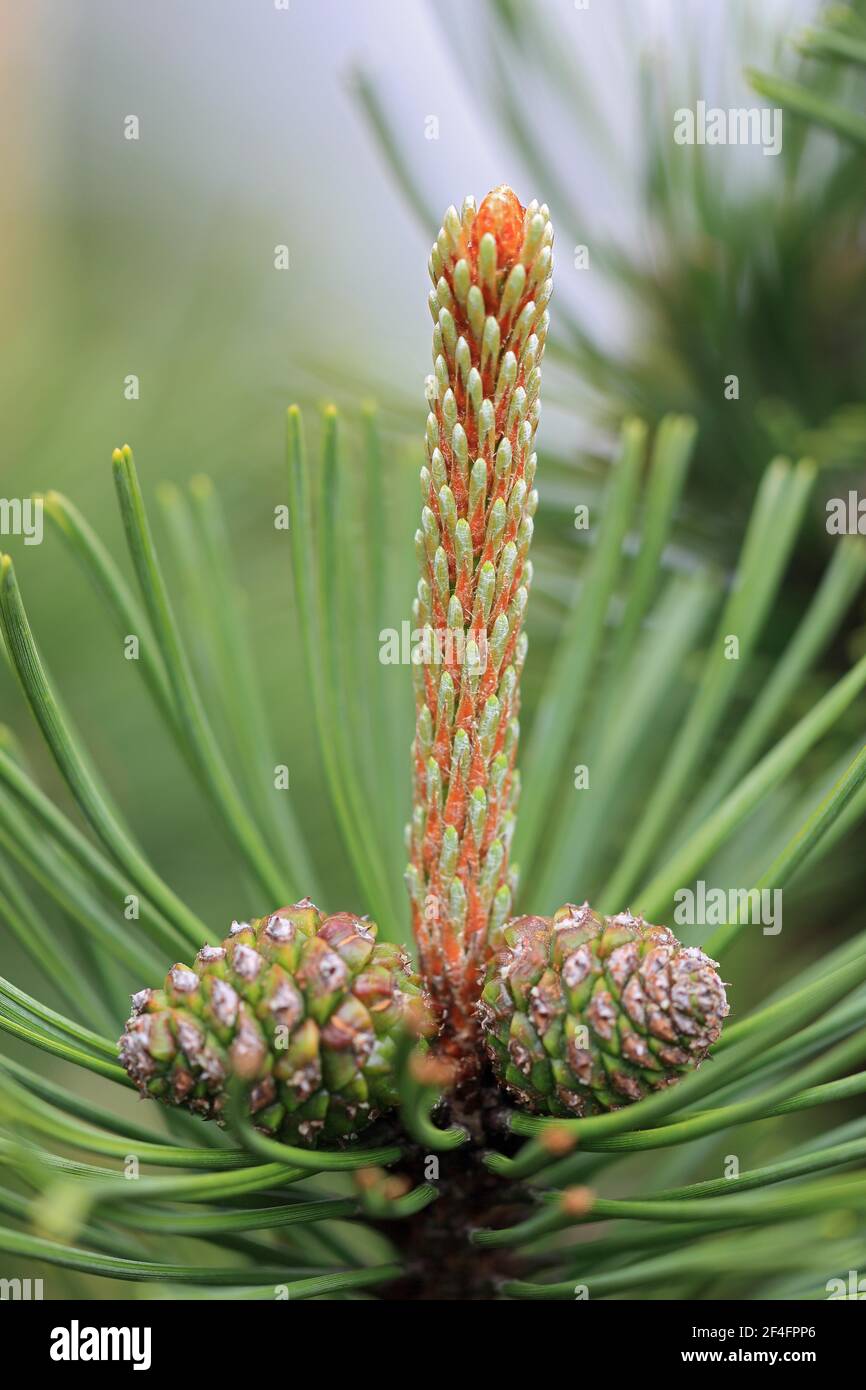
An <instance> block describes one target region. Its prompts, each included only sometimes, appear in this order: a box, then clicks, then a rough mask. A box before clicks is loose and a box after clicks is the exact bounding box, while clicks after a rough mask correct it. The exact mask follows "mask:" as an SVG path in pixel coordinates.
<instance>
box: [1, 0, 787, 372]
mask: <svg viewBox="0 0 866 1390" xmlns="http://www.w3.org/2000/svg"><path fill="white" fill-rule="evenodd" d="M530 2H533V3H536V4H537V5H538V8H539V9H540V10H541V11H543V12H544V13H545V15H549V16H550V18H551V20H552V21H553V22H554V24H555V25H556V30H557V32H558V34H559V35H560V38H561V43H562V46H563V50H564V51H566V52H567V53H568V55H569V56H570V57H572V58H573V60H574V62H575V63H576V65H577V66H578V68H579V69H580V71H581V72H583V73H584V74H585V75H586V79H587V81H588V82H589V83H590V84H591V87H592V90H593V92H594V94H595V97H596V99H597V102H598V105H599V108H600V110H601V112H602V114H603V117H604V120H605V123H606V124H607V125H608V126H609V128H610V130H611V131H612V132H613V133H614V137H615V145H616V148H617V149H618V151H619V153H620V155H621V157H622V160H623V163H624V165H625V167H626V169H627V168H628V166H629V162H630V160H631V159H632V158H633V157H634V154H635V152H636V150H637V148H638V139H639V132H638V131H637V130H636V128H635V125H636V122H635V115H636V105H635V95H636V91H635V89H636V83H637V70H638V59H639V55H640V54H641V53H642V52H643V53H647V52H648V53H651V54H652V55H654V58H653V71H654V72H657V73H658V75H659V81H668V82H670V89H671V97H672V110H673V109H674V108H675V107H676V106H677V105H678V104H680V101H679V100H678V99H677V98H678V96H679V92H680V88H681V89H682V93H683V96H685V95H687V92H686V86H685V85H683V84H684V83H685V77H684V76H683V77H678V76H677V74H678V72H683V71H684V69H683V67H682V66H681V65H680V60H681V59H682V58H684V57H685V55H686V54H687V52H688V45H689V36H691V38H692V41H693V43H694V46H695V49H696V51H697V53H698V54H699V57H700V62H701V88H702V91H704V89H705V95H706V97H707V99H708V100H709V101H710V102H713V101H715V102H718V104H720V105H731V104H741V103H742V104H756V102H757V99H756V98H755V97H754V96H752V97H751V100H750V99H749V97H748V88H746V87H745V85H744V84H743V83H742V82H741V79H740V77H739V65H740V62H741V61H742V59H743V55H742V50H741V47H740V46H739V45H738V44H736V42H733V41H732V39H731V30H732V17H733V16H735V12H736V11H737V10H740V9H743V8H745V12H746V14H747V16H748V17H749V19H750V20H751V21H753V22H755V23H756V24H757V23H760V24H763V25H765V26H769V27H771V28H773V29H778V30H780V31H782V32H788V33H792V32H793V31H795V29H796V26H797V24H798V23H799V22H802V20H803V19H804V18H806V17H808V16H809V15H810V14H811V13H812V12H813V11H814V6H813V4H812V3H811V2H810V0H760V4H758V3H757V2H756V0H752V3H751V4H749V3H747V4H746V5H745V7H742V6H738V5H737V4H736V3H734V0H590V7H589V9H588V10H585V11H583V10H576V9H575V6H574V3H573V0H527V3H530ZM479 9H480V4H479V3H477V2H476V3H474V4H473V3H468V0H463V3H462V4H457V5H455V4H453V3H452V4H442V3H437V0H290V10H289V11H288V13H286V12H284V11H279V10H276V9H275V7H274V4H273V0H184V2H183V3H178V0H148V3H144V0H66V3H63V4H61V3H59V0H51V2H50V3H49V2H48V0H36V2H35V3H33V4H31V5H29V6H28V7H27V9H26V10H25V12H24V14H25V16H26V18H23V19H22V18H19V19H17V20H16V21H15V27H16V28H17V29H18V32H17V33H16V34H15V35H14V36H13V37H14V42H15V44H16V46H17V48H18V52H17V53H16V55H15V57H16V60H18V59H20V74H21V77H22V80H23V81H24V82H25V83H27V84H29V87H30V91H31V92H32V93H33V94H34V96H33V101H34V103H35V110H36V111H37V112H38V119H39V121H40V123H41V131H42V138H41V143H40V148H41V149H42V151H43V156H44V162H43V163H41V164H36V165H34V166H33V167H32V169H31V171H30V177H32V178H33V179H35V180H37V181H38V180H39V179H40V178H44V179H46V180H47V181H49V182H50V181H51V180H52V179H56V177H57V175H58V172H59V171H60V170H62V169H64V168H66V169H69V168H72V167H74V166H76V165H77V164H79V163H82V162H83V163H85V164H89V165H90V167H91V168H92V170H93V176H94V178H95V180H96V183H97V186H98V185H99V181H100V178H101V177H102V176H103V174H104V179H105V181H107V183H108V186H109V188H110V179H111V168H112V167H113V161H114V160H116V159H118V158H119V157H123V155H124V153H127V154H128V153H129V152H128V151H125V152H124V151H123V150H122V146H121V145H119V143H118V130H119V122H120V121H121V120H122V117H123V115H124V114H125V113H127V112H134V113H136V114H138V115H139V116H140V118H141V121H142V152H144V148H145V146H146V152H147V157H148V159H149V160H150V161H152V162H153V163H154V164H158V165H161V166H162V167H164V168H169V169H170V170H173V174H174V178H175V180H176V185H177V187H178V189H179V192H180V200H179V202H178V204H177V205H175V206H174V207H172V208H169V209H163V208H162V207H159V206H156V205H155V206H154V217H160V218H167V219H168V220H169V222H170V219H171V218H172V217H176V218H178V219H179V221H180V220H181V219H183V218H186V219H187V220H189V219H192V220H193V221H194V222H196V223H197V224H199V225H200V227H201V229H202V234H203V235H206V234H207V226H208V218H209V217H211V216H213V208H214V206H215V205H216V206H219V205H220V204H221V203H222V202H224V201H226V200H230V201H231V202H232V203H235V204H237V205H238V206H239V207H240V208H241V209H243V207H244V206H248V207H255V208H256V209H257V211H258V212H259V214H261V213H263V214H264V217H265V222H266V225H267V223H268V221H270V222H271V223H272V226H273V242H274V243H276V242H283V241H284V242H287V243H288V245H289V246H290V249H291V254H292V271H291V272H290V273H291V274H292V276H293V281H294V283H293V286H292V297H291V301H290V311H291V314H292V315H293V316H294V323H295V331H296V326H297V323H298V322H299V321H302V322H303V323H304V324H305V332H306V333H307V334H308V335H309V341H310V345H311V349H312V351H313V352H314V354H315V355H316V356H318V357H320V358H327V357H328V356H329V355H330V354H342V355H348V357H349V359H351V358H352V357H354V358H355V360H356V362H357V363H358V364H359V366H361V367H363V366H364V364H365V362H367V361H368V360H369V359H370V357H371V356H373V357H375V359H376V361H377V363H379V364H381V366H382V369H383V372H384V373H388V372H399V373H400V374H401V376H405V375H406V374H407V372H408V371H409V370H411V372H413V373H414V374H415V375H416V376H417V377H418V378H419V390H420V377H421V376H422V375H423V373H424V372H425V371H426V370H428V366H427V363H428V354H429V322H428V319H427V310H426V303H425V300H426V293H427V285H426V271H425V267H426V257H427V253H428V251H429V245H430V241H431V240H432V234H433V233H435V231H436V228H435V227H433V228H431V229H430V232H431V235H430V236H424V235H422V233H421V231H420V230H419V228H418V226H417V224H416V222H415V220H414V218H413V216H412V214H411V212H409V211H408V209H406V207H405V206H404V204H403V202H402V200H401V198H400V195H399V193H398V191H397V189H396V187H395V185H394V183H393V181H392V179H391V177H390V175H389V174H388V173H387V171H386V170H385V168H384V165H383V163H382V161H381V159H380V157H379V154H378V151H377V150H376V148H375V146H374V143H373V140H372V139H371V137H370V135H369V134H368V131H367V129H366V126H365V124H364V123H363V122H362V120H361V118H360V115H359V112H358V109H357V106H356V104H355V102H354V100H353V98H352V96H351V94H350V91H349V75H350V72H351V70H352V68H353V65H354V64H355V63H357V62H361V63H362V64H363V65H364V66H365V67H366V68H368V69H369V70H370V71H371V72H372V73H373V74H374V75H375V76H376V77H377V78H379V79H381V82H382V88H383V92H384V96H385V100H386V102H387V105H388V108H389V110H390V111H391V112H394V113H398V114H399V123H398V129H399V130H400V133H401V135H402V138H403V140H404V147H405V148H406V149H407V151H408V152H409V154H410V156H411V157H412V158H413V159H414V161H415V162H416V163H417V167H418V171H419V176H420V182H421V183H422V185H423V186H424V188H425V190H426V191H427V193H428V195H429V197H430V199H431V201H432V203H433V205H434V206H435V207H436V208H437V209H439V210H440V211H442V210H444V208H445V206H446V205H447V204H448V203H449V202H452V201H453V202H455V203H457V204H458V205H459V202H460V199H461V197H462V196H463V194H464V193H466V192H473V193H474V194H475V195H476V196H477V197H479V198H480V197H481V196H482V195H483V194H484V193H485V192H486V191H487V189H488V188H489V187H490V186H493V185H495V184H497V183H500V182H503V181H508V182H513V183H514V184H515V186H516V188H517V190H518V192H519V194H520V195H521V196H522V197H523V199H524V201H528V199H529V198H530V197H532V196H541V197H542V198H543V197H544V196H545V194H544V190H543V189H534V188H527V187H525V175H524V173H523V171H522V169H521V168H520V166H519V164H516V163H515V156H514V153H513V151H512V150H511V148H510V146H509V142H508V141H507V139H503V138H502V134H501V132H498V131H497V130H496V129H494V128H492V127H491V125H490V123H489V121H488V120H487V118H486V115H485V112H484V109H483V106H481V105H479V104H478V103H477V102H476V101H475V100H474V99H473V92H472V85H471V83H470V82H469V81H467V80H466V77H465V75H464V73H463V72H462V71H461V70H460V66H459V64H458V63H456V62H455V58H454V54H453V50H452V49H451V47H450V46H449V44H448V42H447V40H446V37H445V31H444V26H446V25H451V26H455V25H459V30H458V32H459V33H460V34H461V35H462V36H463V37H462V39H461V40H460V41H461V43H462V52H463V54H464V57H465V59H466V62H467V63H468V65H469V67H470V70H471V68H472V66H473V64H474V63H475V62H476V61H478V60H480V61H483V54H481V55H479V54H477V53H476V51H475V49H476V47H477V38H476V37H474V29H475V26H474V21H475V20H476V19H477V15H478V11H479ZM777 17H779V22H778V25H777V24H776V23H775V21H776V19H777ZM766 54H767V50H766V47H765V48H764V49H762V50H760V51H756V52H755V53H754V55H745V56H746V57H747V59H748V58H752V59H753V60H756V61H760V60H761V59H762V58H766ZM536 88H537V83H535V82H532V81H529V80H527V83H526V88H525V96H526V103H527V108H528V109H530V110H533V111H535V112H538V113H539V114H540V116H541V119H542V121H544V119H545V101H546V94H545V93H544V92H543V91H540V92H539V91H538V90H536ZM70 109H74V111H75V112H76V115H75V117H74V119H71V120H70V119H69V111H70ZM82 110H83V111H84V118H83V119H82V118H81V114H80V113H81V111H82ZM430 114H436V115H437V116H438V117H439V121H440V138H439V140H438V141H429V140H426V139H425V138H424V122H425V118H426V117H427V116H428V115H430ZM547 119H548V120H549V124H550V127H551V131H552V132H554V129H555V128H554V121H553V116H552V113H551V115H550V117H548V118H547ZM557 125H558V129H559V130H562V129H563V128H564V127H563V126H562V124H561V123H557ZM569 129H570V130H571V131H574V130H575V129H577V130H578V139H577V140H576V141H575V143H574V146H573V147H572V146H571V145H570V144H569V146H567V147H561V139H560V141H559V147H557V141H556V139H554V138H552V140H551V146H552V149H551V153H552V155H553V158H554V159H555V161H556V164H557V167H558V168H559V169H560V170H561V171H562V172H563V174H564V176H565V177H566V179H567V180H568V182H569V185H570V186H571V187H573V188H574V189H575V192H576V197H577V199H578V200H579V201H580V202H582V203H584V204H587V205H589V206H591V209H592V216H593V220H594V222H595V223H596V224H597V225H601V226H602V227H605V226H607V227H608V228H610V229H611V230H612V231H614V232H615V234H616V235H617V236H620V237H623V238H624V239H626V240H627V241H628V240H631V241H632V243H633V244H639V243H640V238H641V236H642V235H643V232H642V228H641V226H640V222H639V212H640V209H639V205H636V204H635V203H634V202H633V201H632V200H631V199H630V198H629V192H628V190H629V183H628V179H626V180H624V181H623V180H621V179H619V178H618V177H617V176H616V175H615V173H614V171H613V169H612V168H611V167H609V165H608V162H607V159H606V157H605V156H603V155H602V154H601V153H600V151H599V148H598V144H597V140H596V138H595V132H594V130H593V128H592V126H591V125H589V124H588V125H587V126H586V127H585V128H584V129H583V130H582V131H581V130H580V129H579V128H578V127H576V126H575V125H574V123H573V122H572V125H571V126H570V127H569ZM749 153H750V154H753V155H754V156H755V160H756V164H755V167H756V172H757V173H758V175H760V172H761V170H760V160H761V155H760V151H758V150H755V151H750V152H749ZM768 162H769V161H768ZM632 186H633V185H632ZM554 211H555V209H554ZM257 220H258V219H257ZM564 236H565V237H567V240H566V241H565V247H564V248H563V244H562V239H563V237H564ZM573 236H574V233H573V232H571V234H569V231H568V229H565V230H563V229H560V249H561V251H562V250H563V249H565V251H566V252H567V253H568V258H569V260H570V251H569V247H570V245H571V244H572V237H573ZM575 239H579V233H578V236H577V237H576V238H575ZM566 292H567V293H576V292H577V287H576V286H573V285H569V286H568V288H567V290H566ZM579 293H580V294H581V296H583V299H582V301H581V307H582V308H583V309H584V310H588V311H589V313H590V314H591V315H592V316H593V319H594V320H595V321H596V322H594V327H596V328H597V327H598V323H599V322H602V323H603V324H604V326H605V329H606V331H608V332H609V333H610V334H612V335H615V336H617V335H621V334H623V333H626V332H627V331H628V326H627V319H626V318H624V317H623V316H622V314H620V313H618V312H617V311H616V306H612V305H611V304H610V303H609V302H608V300H607V299H606V298H605V297H604V295H603V294H602V293H601V290H600V287H599V286H598V285H597V284H596V283H594V280H593V277H590V276H583V277H582V279H581V281H580V285H579ZM596 296H599V298H598V302H597V303H596V298H595V297H596ZM290 327H291V325H289V324H287V325H286V333H287V336H288V333H289V331H290Z"/></svg>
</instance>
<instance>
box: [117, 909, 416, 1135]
mask: <svg viewBox="0 0 866 1390" xmlns="http://www.w3.org/2000/svg"><path fill="white" fill-rule="evenodd" d="M132 1003H133V1014H132V1017H131V1018H130V1019H129V1020H128V1022H127V1025H126V1030H125V1032H124V1034H123V1037H122V1038H121V1039H120V1060H121V1062H122V1063H123V1065H124V1067H125V1068H126V1070H127V1072H128V1073H129V1075H130V1076H131V1077H132V1079H133V1081H134V1082H135V1083H136V1085H137V1086H138V1088H139V1090H140V1092H141V1094H142V1096H156V1097H157V1098H158V1099H160V1100H162V1101H165V1102H166V1103H167V1104H169V1105H183V1106H185V1107H186V1108H187V1109H189V1110H192V1111H195V1112H196V1113H197V1114H199V1115H203V1116H204V1117H205V1119H212V1118H216V1119H219V1116H220V1113H221V1111H222V1109H223V1107H224V1105H225V1100H226V1083H227V1081H228V1080H229V1078H231V1077H239V1078H241V1079H242V1081H243V1082H244V1083H245V1092H246V1096H247V1101H248V1107H249V1111H250V1114H251V1115H252V1116H253V1117H254V1121H255V1124H256V1126H257V1128H259V1129H261V1130H264V1131H265V1132H266V1133H267V1134H270V1135H273V1136H274V1137H276V1138H278V1139H281V1140H283V1141H284V1142H285V1143H291V1144H300V1145H305V1146H308V1147H315V1146H316V1145H317V1144H319V1143H330V1142H333V1141H335V1140H342V1139H349V1138H352V1137H354V1135H356V1134H358V1133H359V1132H360V1131H361V1130H363V1129H364V1128H365V1127H366V1126H367V1125H368V1124H370V1122H371V1121H372V1120H374V1119H376V1117H377V1116H378V1115H379V1114H381V1113H382V1112H383V1111H385V1110H388V1109H390V1108H391V1107H392V1106H394V1105H396V1103H397V1100H398V1095H397V1081H396V1077H395V1072H394V1064H395V1056H396V1051H397V1040H398V1036H399V1034H400V1033H401V1031H402V1030H403V1029H409V1030H410V1031H411V1032H413V1033H421V1032H424V1031H425V1030H426V1029H427V1028H428V1027H429V1025H430V1013H429V1009H428V1004H427V1000H426V996H425V994H424V991H423V987H422V985H421V981H420V980H419V978H418V976H417V975H416V974H415V973H414V971H413V970H412V967H411V965H410V963H409V959H408V957H407V956H406V955H405V953H404V952H403V951H402V950H400V948H399V947H397V946H393V945H390V944H387V943H383V944H380V945H377V943H376V925H375V923H374V922H370V921H367V920H365V919H362V918H360V917H355V916H353V915H352V914H351V913H348V912H338V913H336V914H334V915H333V916H331V917H323V916H322V914H321V913H320V912H319V910H318V908H316V907H315V906H314V905H313V903H311V902H310V901H309V899H304V900H303V901H302V902H299V903H295V904H294V906H292V907H284V908H280V910H279V911H277V912H274V913H272V914H271V916H270V917H263V918H260V919H259V920H256V921H252V922H234V923H233V924H232V929H231V935H230V936H228V937H227V938H226V939H225V941H224V942H223V943H222V945H221V946H203V947H202V948H201V950H200V951H199V953H198V955H197V956H196V959H195V965H194V966H193V967H192V968H190V967H189V966H187V965H175V966H173V967H172V969H171V970H170V971H169V973H168V976H167V978H166V981H165V987H164V988H163V989H143V990H140V991H139V993H138V994H136V995H134V996H133V1001H132Z"/></svg>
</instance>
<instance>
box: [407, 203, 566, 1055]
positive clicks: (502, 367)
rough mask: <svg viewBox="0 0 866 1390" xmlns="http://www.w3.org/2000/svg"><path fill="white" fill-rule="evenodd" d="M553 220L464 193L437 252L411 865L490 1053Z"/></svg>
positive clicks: (459, 1012) (444, 999)
mask: <svg viewBox="0 0 866 1390" xmlns="http://www.w3.org/2000/svg"><path fill="white" fill-rule="evenodd" d="M552 243H553V229H552V227H551V223H550V215H549V212H548V209H547V208H546V207H545V206H544V205H539V204H538V203H537V202H532V203H530V204H529V206H528V207H526V208H524V207H523V205H522V204H521V203H520V201H519V200H518V198H517V196H516V194H515V193H514V192H513V191H512V190H511V189H510V188H507V187H505V186H503V187H501V188H497V189H494V190H493V192H492V193H489V194H488V195H487V197H486V198H485V199H484V200H483V202H482V204H481V206H480V207H479V208H477V209H476V206H475V201H474V199H472V198H467V199H466V200H465V201H464V203H463V206H462V209H461V211H460V212H458V211H457V209H456V208H454V207H450V208H449V209H448V211H447V212H446V214H445V216H444V218H443V221H442V227H441V229H440V232H439V236H438V237H437V239H436V243H435V245H434V247H433V250H432V253H431V256H430V266H429V269H430V277H431V279H432V281H433V290H432V292H431V295H430V300H429V303H430V311H431V314H432V316H433V324H434V327H433V374H432V375H431V376H430V377H428V379H427V403H428V410H429V414H428V416H427V429H426V445H427V457H426V463H425V465H424V467H423V468H422V470H421V504H422V509H421V525H420V528H419V530H418V531H417V532H416V536H415V545H416V554H417V557H418V565H419V569H420V579H419V583H418V592H417V597H416V599H415V602H414V605H413V610H412V611H413V619H414V624H413V625H414V627H415V628H416V629H417V630H418V631H420V632H421V634H422V637H423V640H422V643H421V645H420V647H419V652H418V655H419V656H420V658H421V659H420V660H418V661H417V662H416V664H414V665H413V673H414V676H415V704H416V726H415V739H414V742H413V745H412V751H413V766H414V773H413V816H412V822H411V825H410V827H409V830H408V842H409V861H410V862H409V866H408V870H407V882H408V886H409V892H410V896H411V901H412V924H413V930H414V933H415V939H416V941H417V943H418V950H419V954H420V958H421V967H422V971H423V974H424V977H425V979H426V981H427V984H428V986H429V988H430V991H431V994H432V995H433V998H434V1001H435V1003H436V1005H437V1008H438V1011H439V1016H440V1019H441V1021H442V1035H441V1038H440V1041H439V1044H438V1046H439V1048H440V1049H441V1050H442V1051H444V1052H446V1053H448V1054H449V1055H450V1056H451V1057H452V1058H454V1059H456V1060H457V1061H458V1062H459V1064H460V1066H461V1068H462V1069H463V1071H464V1072H466V1073H470V1072H471V1071H472V1070H473V1069H475V1068H477V1066H478V1062H479V1058H480V1057H481V1048H480V1039H479V1036H478V1019H477V1017H476V1014H475V1005H476V1003H477V1001H478V996H479V993H480V990H481V984H482V981H483V978H484V970H485V967H486V964H487V961H488V959H489V957H490V954H491V952H492V951H493V950H494V949H495V946H496V944H497V939H498V934H499V933H500V932H501V928H502V926H503V924H504V923H505V922H506V921H507V919H508V917H509V915H510V912H511V900H512V893H513V890H514V886H515V875H514V870H513V867H512V866H511V864H510V863H509V847H510V843H511V837H512V833H513V829H514V817H515V809H516V805H517V797H518V790H519V784H518V774H517V772H516V769H515V757H516V753H517V740H518V732H519V729H518V722H517V715H518V709H519V702H520V701H519V685H520V673H521V670H522V668H523V662H524V659H525V656H526V639H525V636H524V635H523V633H522V625H523V615H524V612H525V609H526V601H527V596H528V593H529V586H530V582H531V577H532V569H531V565H530V563H529V559H528V552H529V544H530V541H531V538H532V528H533V521H532V518H533V516H534V513H535V510H536V506H537V502H538V497H537V494H536V492H535V488H534V481H535V469H536V455H535V453H534V452H533V442H534V437H535V430H536V426H537V424H538V417H539V409H540V407H539V391H540V386H541V372H540V362H541V358H542V354H543V352H544V345H545V340H546V337H547V330H548V312H547V304H548V301H549V299H550V293H551V286H552V280H551V270H552V264H553V259H552Z"/></svg>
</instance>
